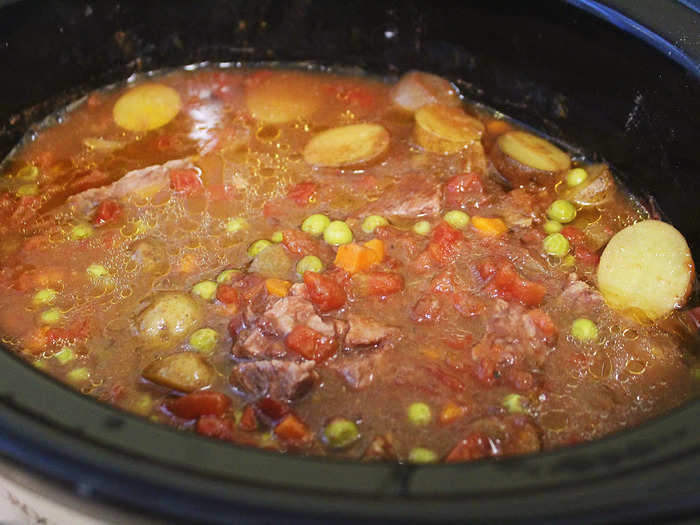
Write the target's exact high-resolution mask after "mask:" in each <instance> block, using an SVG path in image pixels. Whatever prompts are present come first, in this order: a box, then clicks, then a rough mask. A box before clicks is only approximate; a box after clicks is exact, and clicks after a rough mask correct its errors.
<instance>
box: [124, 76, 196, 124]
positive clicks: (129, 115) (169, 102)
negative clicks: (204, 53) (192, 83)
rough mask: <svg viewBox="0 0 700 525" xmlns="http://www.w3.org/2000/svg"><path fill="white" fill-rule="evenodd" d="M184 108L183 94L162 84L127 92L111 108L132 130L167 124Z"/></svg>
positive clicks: (148, 85) (145, 85)
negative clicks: (181, 98) (181, 95)
mask: <svg viewBox="0 0 700 525" xmlns="http://www.w3.org/2000/svg"><path fill="white" fill-rule="evenodd" d="M181 108H182V101H181V100H180V95H178V93H177V91H175V90H174V89H173V88H171V87H168V86H164V85H163V84H150V83H149V84H142V85H140V86H136V87H135V88H132V89H130V90H129V91H127V92H126V93H124V94H123V95H122V96H121V97H119V100H117V102H116V104H114V108H113V109H112V116H113V118H114V121H115V122H116V123H117V124H118V125H119V126H120V127H122V128H124V129H128V130H129V131H149V130H152V129H156V128H160V127H161V126H165V125H166V124H167V123H168V122H170V121H171V120H172V119H174V118H175V116H176V115H177V114H178V113H179V112H180V109H181Z"/></svg>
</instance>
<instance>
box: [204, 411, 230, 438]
mask: <svg viewBox="0 0 700 525" xmlns="http://www.w3.org/2000/svg"><path fill="white" fill-rule="evenodd" d="M232 423H233V420H231V419H223V418H220V417H218V416H202V417H200V418H199V419H198V420H197V425H196V427H195V428H196V430H197V434H200V435H202V436H207V437H210V438H215V439H222V440H224V441H230V440H231V439H233V429H232Z"/></svg>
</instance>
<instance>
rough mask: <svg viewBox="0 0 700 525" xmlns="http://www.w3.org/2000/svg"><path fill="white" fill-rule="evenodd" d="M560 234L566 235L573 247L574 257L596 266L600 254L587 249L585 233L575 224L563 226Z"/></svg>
mask: <svg viewBox="0 0 700 525" xmlns="http://www.w3.org/2000/svg"><path fill="white" fill-rule="evenodd" d="M561 234H562V235H563V236H564V237H566V238H567V239H568V240H569V242H570V243H571V246H572V247H573V252H574V257H576V260H578V261H579V262H581V263H583V264H587V265H590V266H596V265H597V264H598V262H599V261H600V256H599V255H598V254H597V253H595V252H593V251H591V250H589V249H588V247H587V246H586V234H585V233H583V231H582V230H580V229H579V228H576V227H575V226H565V227H564V228H562V230H561Z"/></svg>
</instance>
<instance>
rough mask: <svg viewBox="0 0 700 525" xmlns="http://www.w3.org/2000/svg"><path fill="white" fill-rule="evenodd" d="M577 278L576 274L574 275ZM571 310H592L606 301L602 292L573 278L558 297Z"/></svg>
mask: <svg viewBox="0 0 700 525" xmlns="http://www.w3.org/2000/svg"><path fill="white" fill-rule="evenodd" d="M574 278H575V275H574ZM558 301H559V302H561V304H562V305H566V307H567V309H568V310H570V311H581V310H590V309H592V308H596V307H598V306H600V305H602V304H603V303H604V300H603V296H602V295H600V292H599V291H598V290H596V289H595V288H593V287H592V286H591V285H590V284H587V283H585V282H583V281H579V280H578V279H575V280H572V281H571V282H570V284H569V285H568V286H567V287H566V288H565V289H564V291H563V292H562V293H561V295H560V296H559V299H558Z"/></svg>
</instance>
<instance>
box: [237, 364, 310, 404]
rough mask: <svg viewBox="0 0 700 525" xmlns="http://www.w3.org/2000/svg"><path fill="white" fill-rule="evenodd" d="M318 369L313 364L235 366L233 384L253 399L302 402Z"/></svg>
mask: <svg viewBox="0 0 700 525" xmlns="http://www.w3.org/2000/svg"><path fill="white" fill-rule="evenodd" d="M314 366H315V364H314V362H313V361H304V362H303V363H294V362H292V361H281V360H278V359H270V360H263V361H249V362H245V363H238V364H237V365H236V366H234V368H233V371H232V372H231V377H230V381H231V384H232V385H233V386H234V387H236V388H237V389H239V390H241V391H243V392H246V393H248V394H250V395H251V396H253V397H263V396H268V397H271V398H273V399H277V400H286V399H298V398H300V397H302V396H303V395H304V394H306V393H307V392H308V391H309V390H310V389H311V388H312V387H313V385H314V383H315V381H316V374H315V373H314V371H313V370H314Z"/></svg>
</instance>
